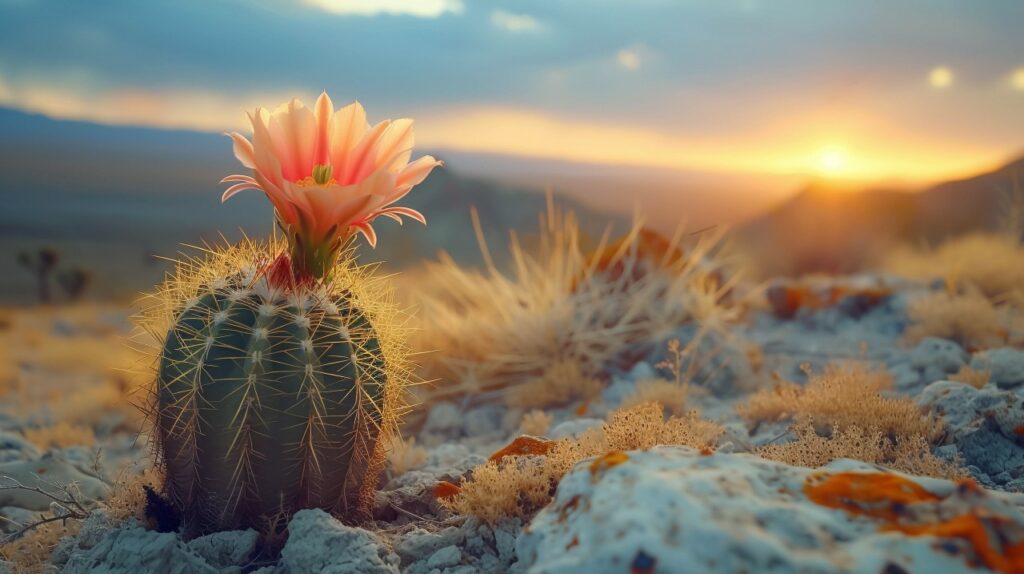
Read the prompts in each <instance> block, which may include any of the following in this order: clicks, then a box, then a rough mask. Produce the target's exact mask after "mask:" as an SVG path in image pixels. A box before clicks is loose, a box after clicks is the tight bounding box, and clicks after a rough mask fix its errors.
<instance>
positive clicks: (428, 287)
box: [415, 206, 736, 406]
mask: <svg viewBox="0 0 1024 574" xmlns="http://www.w3.org/2000/svg"><path fill="white" fill-rule="evenodd" d="M607 235H608V234H607V233H606V234H605V237H603V238H602V239H601V240H600V241H599V242H598V245H597V247H596V249H594V250H592V251H590V250H587V249H586V248H585V246H584V241H583V239H582V238H581V236H580V231H579V227H578V224H577V222H576V220H575V218H574V216H573V215H572V214H571V213H569V214H565V215H562V214H561V213H559V212H558V211H557V210H556V209H555V208H554V207H553V206H550V207H549V209H548V212H547V214H546V215H545V216H544V217H542V219H541V230H540V236H539V238H538V241H537V246H536V249H527V248H526V247H524V246H523V244H522V243H521V242H520V241H519V239H518V237H516V236H515V235H514V234H513V236H512V239H511V247H510V249H511V261H512V269H511V272H510V273H508V274H505V273H502V272H501V271H499V270H498V269H497V268H496V267H495V266H494V265H493V264H489V265H488V267H487V269H486V270H485V271H477V270H471V269H464V268H462V267H459V266H458V265H457V264H455V263H454V262H453V261H452V260H451V258H449V257H446V256H445V257H442V259H441V260H440V262H438V263H435V264H432V265H431V266H430V267H429V270H428V271H429V275H428V280H427V281H425V282H424V283H423V284H420V285H418V286H417V292H418V293H419V296H420V297H421V298H420V299H419V301H418V303H419V306H420V312H419V313H418V320H419V321H421V322H422V324H423V325H424V326H425V328H424V329H422V330H421V332H422V333H423V337H422V339H421V340H420V341H418V342H417V343H415V346H416V347H417V348H419V349H422V350H424V351H436V352H435V353H432V354H431V355H429V356H427V357H425V359H426V360H427V365H426V366H427V368H428V372H427V373H426V374H425V377H427V378H441V379H444V380H445V382H446V384H441V385H437V386H436V390H435V391H434V392H433V394H432V398H433V399H441V398H457V397H461V396H466V395H472V396H473V397H474V398H475V399H476V400H487V399H488V398H491V397H495V398H497V397H498V396H499V395H502V394H503V392H504V391H506V390H508V389H510V388H512V387H514V386H516V385H520V384H527V385H529V384H531V382H534V383H535V382H536V381H538V380H540V379H542V378H543V377H545V376H546V373H547V371H548V369H549V366H550V365H563V364H575V365H578V366H579V368H580V371H581V375H582V376H583V377H590V378H595V377H599V376H600V374H601V373H602V372H603V368H604V367H605V366H606V365H607V364H608V363H610V362H614V361H616V360H619V359H621V358H623V356H624V355H625V354H626V353H627V352H628V351H635V350H636V349H637V348H638V347H643V346H644V345H646V344H648V343H649V341H651V340H657V339H658V338H664V337H667V336H668V335H669V334H670V332H671V331H672V330H674V329H676V328H678V327H679V326H680V325H682V324H685V323H687V322H695V321H699V322H700V323H701V324H702V325H708V326H709V328H711V327H712V326H714V325H721V324H723V323H724V322H725V321H727V320H728V319H730V318H732V317H733V316H734V315H735V313H736V310H735V308H734V307H732V306H731V305H727V304H725V303H723V301H725V300H726V299H727V297H728V295H729V294H730V292H732V291H733V290H734V289H735V286H736V282H735V281H734V280H730V279H726V278H725V277H726V275H727V274H726V271H725V269H724V266H723V263H722V262H721V257H720V256H719V251H720V248H721V241H720V239H721V234H720V233H710V234H704V235H702V236H700V237H698V238H696V239H695V240H694V241H693V244H692V245H690V244H687V245H685V246H684V245H683V242H682V240H681V234H678V236H677V237H676V238H674V239H672V240H665V241H664V242H659V241H656V240H654V238H653V234H652V233H651V232H647V231H645V230H644V229H643V228H642V227H641V226H640V225H639V224H637V225H635V226H634V227H633V229H632V230H631V231H630V233H629V234H628V235H627V236H626V238H625V239H624V240H622V241H619V242H617V243H609V242H608V241H607ZM481 236H482V234H481ZM481 243H482V242H481ZM482 251H483V253H484V256H485V260H486V261H488V262H489V261H490V255H489V252H488V250H487V247H486V245H482ZM427 327H429V328H427ZM535 388H536V387H535ZM527 406H541V405H538V404H531V405H527Z"/></svg>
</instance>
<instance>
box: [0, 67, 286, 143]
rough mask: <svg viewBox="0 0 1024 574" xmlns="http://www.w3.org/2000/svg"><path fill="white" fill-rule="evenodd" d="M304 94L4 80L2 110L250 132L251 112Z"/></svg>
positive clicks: (1, 81) (0, 96)
mask: <svg viewBox="0 0 1024 574" xmlns="http://www.w3.org/2000/svg"><path fill="white" fill-rule="evenodd" d="M300 93H301V92H299V91H296V90H280V91H275V92H269V91H268V92H253V93H222V92H215V91H210V90H201V89H160V90H155V89H149V88H142V87H120V88H116V89H112V90H88V89H82V88H70V87H68V86H67V85H62V84H61V83H60V82H54V83H47V82H27V83H22V82H19V83H18V84H17V85H14V84H12V83H11V82H7V81H4V78H2V77H0V105H2V106H7V107H12V108H16V109H20V110H25V111H29V112H35V113H39V114H44V115H47V116H50V117H54V118H61V119H73V120H86V121H92V122H97V123H103V124H111V125H135V126H147V127H156V128H165V129H188V130H197V131H210V132H221V131H226V130H244V131H247V130H248V125H249V122H248V119H247V118H246V115H245V114H246V112H247V111H251V110H254V109H256V107H258V106H263V107H268V106H269V107H273V106H276V105H277V104H279V103H282V102H286V101H288V100H290V99H291V98H293V97H295V96H296V95H297V94H300Z"/></svg>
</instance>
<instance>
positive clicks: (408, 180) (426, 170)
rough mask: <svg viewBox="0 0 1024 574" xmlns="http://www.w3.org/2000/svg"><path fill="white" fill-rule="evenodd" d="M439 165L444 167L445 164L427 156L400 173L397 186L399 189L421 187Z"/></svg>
mask: <svg viewBox="0 0 1024 574" xmlns="http://www.w3.org/2000/svg"><path fill="white" fill-rule="evenodd" d="M439 165H444V162H443V161H440V160H436V159H434V157H433V156H429V155H425V156H423V157H421V158H419V159H417V160H416V161H414V162H412V163H410V164H409V165H407V166H405V169H403V170H402V171H401V172H399V174H398V179H397V180H396V182H395V184H396V185H397V186H399V187H404V186H406V185H408V186H413V185H419V184H421V183H423V180H424V179H427V176H428V175H430V172H431V170H433V169H434V168H435V167H437V166H439Z"/></svg>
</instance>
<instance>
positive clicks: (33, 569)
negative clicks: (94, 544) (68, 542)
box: [0, 520, 82, 574]
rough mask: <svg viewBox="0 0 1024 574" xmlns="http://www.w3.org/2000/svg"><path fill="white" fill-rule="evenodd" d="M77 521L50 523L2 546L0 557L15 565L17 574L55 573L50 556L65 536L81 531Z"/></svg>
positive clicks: (14, 569) (0, 547)
mask: <svg viewBox="0 0 1024 574" xmlns="http://www.w3.org/2000/svg"><path fill="white" fill-rule="evenodd" d="M81 526H82V525H81V523H80V522H79V521H77V520H69V521H67V522H49V523H47V524H43V525H42V526H39V527H38V528H35V529H33V530H31V531H30V532H28V533H26V534H25V535H24V536H21V537H19V538H16V539H14V540H11V541H10V542H7V543H6V544H4V545H2V546H0V556H3V559H4V560H6V561H8V562H10V563H12V564H13V571H14V572H15V573H17V574H43V573H45V572H51V571H53V566H51V564H50V556H51V555H53V549H54V548H56V547H57V544H58V543H59V542H60V541H61V539H62V538H64V537H65V536H74V535H75V534H78V531H79V530H80V529H81Z"/></svg>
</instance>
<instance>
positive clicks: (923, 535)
mask: <svg viewBox="0 0 1024 574" xmlns="http://www.w3.org/2000/svg"><path fill="white" fill-rule="evenodd" d="M883 280H884V282H886V284H887V285H888V286H889V288H891V290H892V293H891V294H887V295H886V296H885V297H883V298H881V300H870V301H865V300H863V299H858V298H857V297H848V298H844V299H842V300H841V301H838V302H837V303H836V304H834V305H827V306H820V307H817V308H801V309H795V310H793V311H794V312H793V313H792V316H789V315H790V313H787V312H779V308H778V306H776V309H775V311H776V312H772V310H771V309H764V310H761V311H755V312H751V313H750V314H748V316H747V318H746V319H745V320H744V321H742V322H739V323H737V324H736V325H734V326H733V327H732V328H731V330H730V331H728V332H726V333H724V334H721V335H718V336H719V337H723V341H721V343H728V344H721V345H717V346H718V347H721V348H725V349H727V350H726V351H725V352H722V353H718V354H716V355H715V358H714V359H713V360H710V361H708V363H707V364H706V365H702V366H701V369H702V370H703V371H705V372H704V373H703V376H700V377H697V378H696V380H698V381H700V384H701V386H702V387H703V388H704V389H705V391H704V392H699V393H694V394H693V396H692V397H691V399H690V403H689V405H688V406H691V407H695V408H698V409H699V410H700V411H701V413H702V415H703V416H704V417H705V418H709V419H712V420H715V421H717V422H719V423H721V424H722V425H723V426H724V427H725V428H726V433H725V435H724V436H723V438H722V439H721V440H720V442H719V447H718V448H717V449H716V450H715V451H714V452H710V451H705V452H702V451H698V450H694V449H690V448H686V447H678V446H675V447H673V446H661V447H656V448H654V449H652V450H649V451H632V452H628V453H624V454H623V455H622V456H621V457H618V458H616V459H615V460H614V461H613V462H614V463H613V464H612V463H609V464H602V465H595V464H592V463H589V462H583V463H580V464H579V465H577V466H576V467H575V468H574V469H573V470H572V471H571V472H570V473H569V474H568V475H567V476H566V477H565V478H564V479H563V480H562V482H561V484H560V485H559V487H558V490H557V492H556V493H555V495H554V501H553V502H552V503H551V504H550V505H548V506H547V507H546V508H544V509H543V510H541V511H540V512H539V514H537V515H536V516H533V517H528V518H527V519H525V520H524V519H520V518H509V519H506V520H501V521H498V522H497V523H495V524H488V523H485V522H483V521H481V520H479V519H477V518H473V517H462V516H454V515H452V514H450V513H449V512H447V511H445V510H443V509H442V508H441V507H440V506H439V503H438V501H437V499H436V497H435V487H436V485H437V484H438V483H439V482H440V481H448V482H452V483H458V482H459V481H460V480H462V479H463V477H465V476H466V475H467V474H468V473H469V471H470V470H471V469H472V468H473V467H475V466H477V465H479V464H481V463H483V462H484V461H486V459H487V457H488V456H490V455H491V453H493V452H495V451H496V450H498V449H500V448H502V447H503V446H504V445H506V444H507V443H509V441H511V440H512V439H514V438H515V437H516V436H517V435H518V434H519V426H520V422H521V420H522V414H523V413H522V411H521V410H516V409H511V408H509V407H506V406H505V405H503V404H484V405H476V406H472V407H468V406H464V405H463V404H459V403H454V402H442V403H437V404H434V405H432V406H430V407H429V408H428V409H427V411H426V415H425V417H421V418H422V423H421V424H419V425H417V428H413V429H409V431H408V432H407V435H409V436H414V437H415V438H416V445H418V446H420V447H422V448H424V449H425V451H424V452H423V455H424V458H423V460H418V461H415V463H411V464H409V465H408V466H410V467H411V468H410V469H408V470H405V471H404V472H402V473H398V472H396V470H395V469H391V470H389V475H388V476H387V477H386V480H385V481H384V482H383V487H382V489H381V491H380V492H379V493H378V497H377V502H376V505H375V510H374V521H373V522H372V523H369V524H365V525H363V526H362V527H355V526H350V525H345V524H342V523H340V522H339V521H337V520H335V519H333V518H332V517H331V516H329V515H328V514H326V513H324V512H321V511H319V510H306V511H302V512H300V513H298V514H296V515H295V516H294V517H293V518H292V520H291V523H290V525H289V532H290V535H289V538H288V540H287V542H286V543H285V544H284V546H283V550H282V551H281V552H280V556H279V557H274V558H269V557H268V556H267V555H266V553H265V552H262V551H261V544H260V542H259V540H258V537H257V535H256V533H255V532H253V531H240V532H223V533H218V534H213V535H209V536H204V537H201V538H197V539H193V540H183V539H182V538H181V537H180V536H178V535H177V534H175V533H161V532H158V531H156V530H154V529H152V528H151V525H148V524H146V523H145V521H139V520H137V519H135V518H131V517H129V518H127V519H123V518H121V517H120V516H117V515H116V512H114V511H113V510H110V509H104V508H97V509H92V510H91V511H90V512H88V517H87V518H86V519H85V520H84V521H83V522H82V524H81V528H80V529H79V530H78V532H77V534H76V535H73V536H66V537H65V538H64V539H63V540H61V541H60V543H59V544H58V545H57V547H56V550H55V551H54V552H53V554H52V556H50V557H49V559H48V565H47V566H46V568H49V569H52V570H54V571H62V572H141V571H155V572H253V571H258V572H266V573H270V572H331V573H348V572H360V573H376V572H381V573H384V572H410V573H423V574H427V573H438V574H442V573H443V574H456V573H458V574H471V573H474V572H503V571H506V572H536V573H541V572H543V573H549V572H550V573H554V572H633V573H638V574H639V573H653V572H794V573H796V572H822V573H826V572H828V573H831V572H865V573H868V572H870V573H878V572H884V573H887V574H897V573H900V572H961V571H976V572H986V571H991V572H1002V573H1014V572H1024V351H1022V350H1021V349H1019V348H1014V347H996V348H989V349H986V350H977V349H965V348H963V347H962V346H961V345H959V344H957V343H956V342H953V341H951V340H946V339H940V338H924V339H922V340H921V341H920V342H919V343H917V344H914V345H911V344H907V343H906V342H905V331H906V328H907V326H908V323H909V320H908V317H907V312H906V308H907V305H908V302H909V301H911V300H913V299H915V298H918V297H921V296H923V295H925V294H927V293H928V292H930V291H931V290H932V289H933V288H932V287H929V286H926V285H914V284H909V283H903V282H901V281H899V280H896V279H892V278H883ZM842 282H843V284H844V285H845V286H847V287H848V286H850V285H854V286H855V285H859V284H871V285H875V284H877V283H878V282H879V278H877V277H860V278H857V277H854V278H845V279H843V280H842ZM935 288H938V287H935ZM127 329H128V327H127V312H126V311H124V310H122V309H117V308H103V309H99V310H96V309H93V310H91V311H89V312H87V313H86V312H75V313H62V312H58V311H46V312H33V311H25V312H18V313H13V314H9V315H8V316H7V317H6V318H5V319H4V327H3V332H2V337H3V338H4V339H5V343H4V344H6V345H8V350H7V355H6V356H4V355H0V360H3V361H4V362H5V363H7V366H6V367H5V369H6V370H4V371H0V377H2V378H3V379H4V385H5V387H6V388H7V390H8V394H7V396H6V398H5V399H4V404H3V407H4V408H3V411H2V414H0V429H2V432H0V476H3V477H5V480H6V481H7V483H6V486H11V485H12V484H13V482H12V481H14V480H17V481H18V482H19V483H21V484H23V485H27V486H38V487H40V488H43V489H44V490H46V489H48V488H52V487H54V486H55V485H58V484H66V483H70V482H73V483H74V484H75V485H77V486H75V487H74V488H75V489H76V492H77V493H78V494H79V495H81V497H82V498H83V499H89V500H92V499H101V498H103V497H105V496H107V495H108V494H109V493H110V492H111V491H112V490H116V489H117V487H118V482H119V481H121V480H123V477H124V476H126V475H131V474H137V473H139V472H140V471H141V469H143V468H145V466H146V465H147V464H148V460H149V453H148V445H147V444H146V443H145V441H144V440H142V441H140V440H137V439H136V431H137V429H138V428H139V427H138V425H139V421H138V419H137V418H135V417H133V415H132V414H131V412H130V410H127V409H122V408H120V407H118V406H117V401H115V400H114V398H111V395H112V394H117V397H115V398H118V399H120V400H125V399H128V400H130V398H131V396H132V388H133V385H135V384H136V383H137V381H136V380H135V379H134V378H133V377H130V376H128V377H122V378H121V379H119V378H118V377H119V376H121V375H118V374H117V373H116V372H113V371H111V369H110V363H111V361H110V360H106V359H105V358H104V357H101V356H100V355H102V354H103V353H110V352H113V351H104V350H103V349H113V348H115V346H116V345H118V344H119V343H117V342H116V341H117V340H118V339H119V338H121V337H123V336H124V334H125V333H127ZM693 334H694V329H693V327H685V326H684V327H680V329H679V331H678V332H676V333H674V334H673V337H669V339H671V338H677V339H679V340H681V341H684V342H685V341H686V340H688V339H691V338H692V337H693ZM33 341H34V343H33ZM96 341H99V343H96ZM651 343H652V344H651V345H650V348H651V349H653V351H651V353H650V354H649V356H648V357H647V358H646V359H645V360H641V361H639V362H636V363H634V364H632V365H631V366H630V367H629V368H628V369H618V370H610V371H609V373H608V375H609V377H608V384H607V386H606V387H605V389H604V391H603V393H602V395H601V397H600V400H598V401H592V402H591V403H589V404H588V405H587V407H586V409H585V411H584V410H583V409H580V408H579V405H569V406H566V407H564V408H556V409H551V410H549V411H548V413H549V414H550V415H551V416H552V417H553V420H552V424H551V425H550V430H549V431H548V432H547V433H546V435H547V436H548V437H549V438H559V437H567V436H575V435H578V434H579V433H581V432H582V431H583V430H585V429H587V428H590V427H593V426H596V425H600V424H601V422H602V420H603V419H604V416H605V415H606V414H607V413H608V412H610V411H611V410H613V409H615V408H617V407H618V406H619V404H620V403H621V402H622V401H623V400H624V399H625V398H626V397H627V396H629V395H630V394H631V392H632V391H633V390H634V387H635V386H636V383H637V382H638V381H641V380H644V379H649V378H651V377H653V376H655V375H656V371H657V369H656V368H655V364H656V363H657V362H658V361H660V360H661V359H662V358H663V355H664V343H665V341H652V342H651ZM83 345H84V346H85V348H87V349H94V351H92V352H85V353H82V352H79V353H77V354H73V355H70V356H62V354H61V353H60V352H53V351H47V350H46V349H52V348H53V347H54V346H57V347H64V348H79V349H80V348H83V347H82V346H83ZM750 348H757V349H759V350H760V352H759V353H756V354H754V353H750V352H747V351H741V349H750ZM851 360H852V361H857V362H861V363H865V364H870V365H873V366H884V367H885V368H886V369H887V370H888V371H889V372H890V373H892V375H893V378H894V393H896V394H898V395H904V396H909V397H913V399H914V400H915V401H917V403H918V404H920V405H921V406H922V407H925V408H927V409H931V410H932V412H935V413H937V414H939V415H941V416H942V418H943V419H944V421H945V425H946V432H945V435H944V436H943V438H942V440H941V445H940V446H938V447H937V448H936V449H935V453H936V454H937V455H939V456H940V457H942V458H945V459H947V460H959V461H961V463H962V464H963V466H965V467H966V469H967V471H968V472H969V474H970V475H971V476H972V477H973V479H974V480H973V481H966V482H963V481H961V482H956V481H949V480H941V479H935V478H922V477H913V476H909V475H905V474H900V473H895V472H891V471H888V470H885V469H881V468H878V467H874V466H871V465H867V464H865V463H862V462H859V461H852V460H838V461H835V462H832V463H831V464H829V465H828V466H826V467H825V468H823V469H808V468H802V467H794V466H789V465H786V464H782V463H778V462H772V461H768V460H764V459H762V458H760V457H758V456H756V455H754V454H751V452H750V451H752V450H753V449H754V448H756V447H757V446H759V445H764V444H768V443H771V442H776V441H780V437H781V441H782V442H784V441H785V440H788V439H787V433H786V426H787V425H785V424H763V425H757V426H756V427H754V428H755V430H753V431H751V430H750V429H751V425H748V424H747V423H746V422H745V421H744V420H742V419H741V418H740V417H739V415H738V414H737V412H736V410H735V407H736V406H737V405H738V404H741V403H742V402H743V401H744V400H745V399H746V397H747V395H748V394H749V392H751V391H752V390H755V389H757V388H760V387H763V386H765V385H769V384H770V375H771V374H772V373H775V374H776V376H777V377H780V378H784V379H787V380H793V381H798V382H801V381H804V380H806V375H805V371H806V369H807V367H806V366H804V367H802V365H809V367H810V369H811V370H812V371H816V370H820V369H822V368H824V367H825V366H826V365H828V364H832V363H834V362H836V361H851ZM964 366H969V367H972V368H974V369H976V370H979V371H980V370H984V371H987V372H988V373H989V374H990V377H989V381H988V382H987V383H985V384H984V385H982V386H980V387H976V386H972V385H968V384H965V383H962V382H955V381H952V380H949V377H950V376H951V375H953V374H954V373H957V372H959V371H960V370H961V368H962V367H964ZM111 389H113V390H111ZM467 404H468V403H467ZM55 406H56V408H55ZM68 413H75V414H74V416H70V415H68ZM69 416H70V419H68V417H69ZM67 420H72V422H73V426H72V427H69V429H65V430H69V433H70V434H71V435H72V436H71V437H67V436H62V438H59V439H54V438H52V437H51V438H49V439H47V438H46V437H43V438H40V437H39V436H38V435H33V433H32V432H31V429H37V428H51V427H53V426H55V425H59V424H60V423H61V422H62V421H63V422H67ZM86 428H88V429H89V430H90V431H91V433H92V437H91V440H85V439H84V438H82V437H81V436H80V435H81V434H82V433H83V432H85V431H84V430H82V429H86ZM33 437H34V438H35V440H31V439H32V438H33ZM76 438H78V439H79V440H75V439H76ZM44 446H45V447H44ZM97 453H99V455H98V454H97ZM403 470H404V469H403ZM865 492H867V493H868V496H864V493H865ZM875 495H878V496H879V497H881V498H872V496H875ZM40 512H58V513H60V512H63V510H62V508H61V506H60V505H59V504H58V505H57V506H56V507H55V505H54V501H53V500H52V499H51V498H49V497H47V496H45V495H43V494H41V493H39V492H34V491H31V490H26V489H22V488H14V489H5V490H0V515H3V516H4V517H5V518H6V519H7V520H6V528H5V529H6V530H7V531H9V532H15V531H17V530H18V528H19V525H23V524H26V523H29V522H31V521H32V520H33V519H34V518H33V517H34V516H35V515H37V514H38V513H40ZM8 558H13V557H12V556H11V555H10V554H8ZM8 566H9V567H10V568H11V569H14V564H13V563H8Z"/></svg>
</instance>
